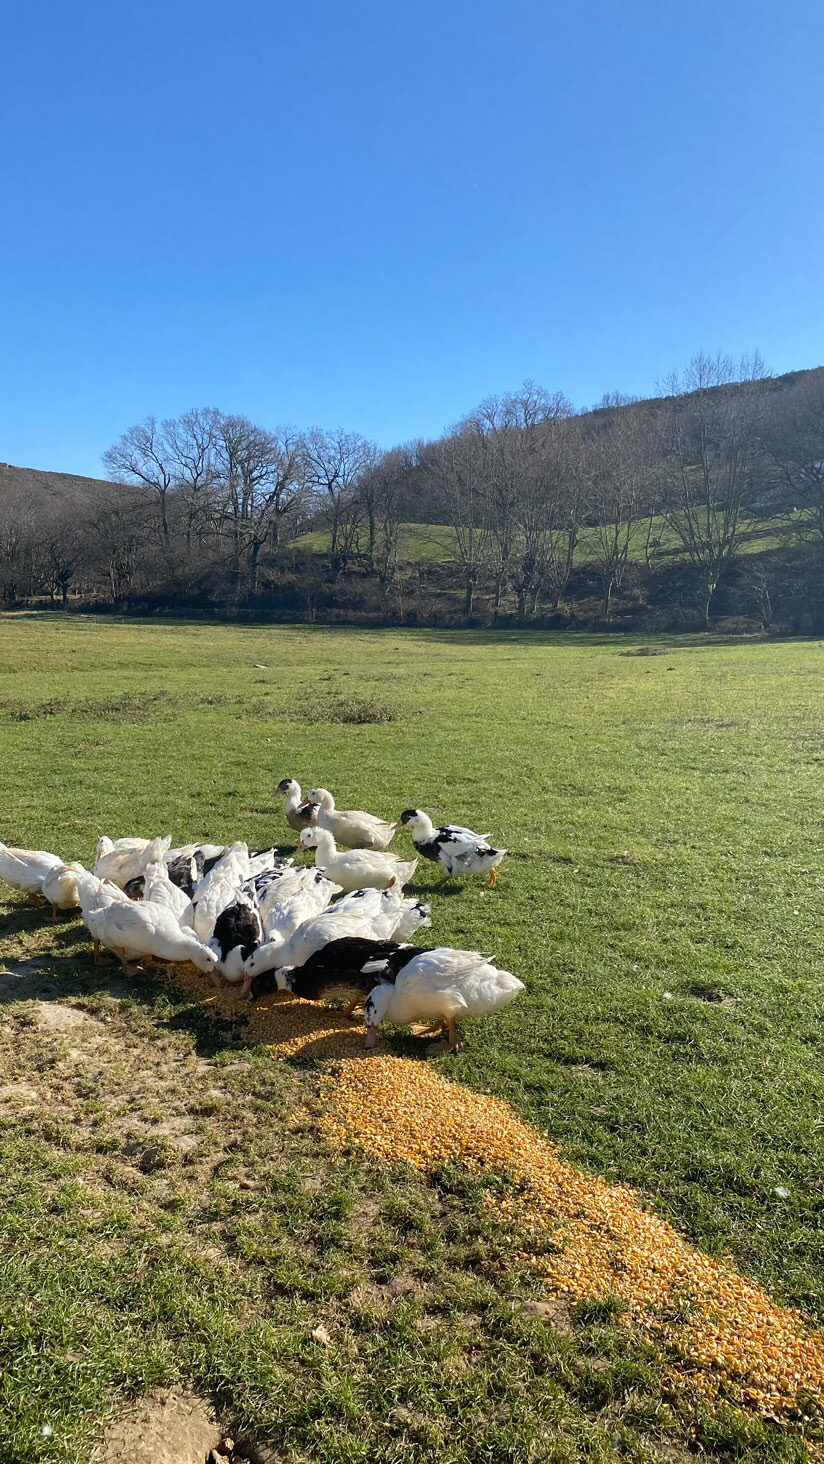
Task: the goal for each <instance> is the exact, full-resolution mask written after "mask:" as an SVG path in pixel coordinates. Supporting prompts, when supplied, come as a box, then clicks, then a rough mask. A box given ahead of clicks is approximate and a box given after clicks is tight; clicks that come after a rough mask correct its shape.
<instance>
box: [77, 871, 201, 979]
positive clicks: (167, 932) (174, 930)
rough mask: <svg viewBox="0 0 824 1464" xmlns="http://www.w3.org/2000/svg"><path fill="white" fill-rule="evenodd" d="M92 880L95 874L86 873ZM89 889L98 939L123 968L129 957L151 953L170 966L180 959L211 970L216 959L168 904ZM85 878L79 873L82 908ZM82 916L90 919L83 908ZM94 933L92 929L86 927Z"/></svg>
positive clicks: (141, 956)
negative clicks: (108, 895)
mask: <svg viewBox="0 0 824 1464" xmlns="http://www.w3.org/2000/svg"><path fill="white" fill-rule="evenodd" d="M89 878H90V879H94V876H93V875H92V876H89ZM97 883H98V889H97V890H94V889H93V888H92V889H91V891H90V894H91V900H90V903H89V909H90V912H93V919H94V923H95V927H96V929H97V932H98V935H97V938H98V939H99V940H100V941H101V943H102V944H103V945H105V946H108V948H109V950H112V951H114V952H115V955H117V956H118V957H119V959H120V962H121V965H122V966H123V967H124V969H125V970H130V969H131V968H130V967H129V965H128V961H129V959H132V960H145V959H146V958H147V957H149V956H153V957H154V959H155V960H157V961H166V962H168V963H169V964H170V965H171V964H174V963H175V962H180V961H191V962H192V964H193V965H195V966H197V968H198V970H199V971H212V970H213V969H214V967H215V965H216V964H217V958H216V956H215V954H214V952H213V951H210V950H209V947H208V946H207V945H204V944H203V942H202V941H200V940H198V939H197V937H196V935H195V934H194V932H193V931H191V930H181V928H180V926H179V924H178V922H177V917H176V916H175V914H174V911H172V910H170V909H169V907H168V905H164V904H161V903H160V902H159V901H155V900H139V901H135V900H129V899H128V898H126V899H124V900H121V899H118V898H117V897H115V898H113V899H107V896H106V894H105V892H104V890H103V889H101V888H100V882H99V881H98V882H97ZM85 884H86V881H85V880H84V879H83V876H78V892H79V893H80V894H81V909H83V886H84V885H85ZM84 919H86V923H87V924H89V921H88V919H87V917H86V913H85V910H84ZM89 928H90V930H91V931H92V935H93V936H94V934H95V931H94V929H92V927H91V925H90V926H89Z"/></svg>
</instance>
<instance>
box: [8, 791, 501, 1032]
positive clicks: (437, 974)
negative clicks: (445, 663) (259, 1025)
mask: <svg viewBox="0 0 824 1464" xmlns="http://www.w3.org/2000/svg"><path fill="white" fill-rule="evenodd" d="M276 796H280V797H283V798H285V800H286V819H287V822H288V824H289V826H290V827H291V828H292V829H294V830H295V832H297V833H299V835H300V840H299V846H298V848H299V850H300V851H301V852H302V851H304V850H307V849H314V851H315V864H314V867H303V868H296V867H295V865H294V861H293V859H292V858H284V857H282V856H280V855H278V854H276V853H275V850H274V849H267V850H265V851H263V852H260V853H250V851H249V848H248V846H247V845H246V844H245V843H242V842H238V843H234V844H231V845H230V846H228V847H226V846H224V845H221V844H185V845H182V846H180V847H179V848H176V849H173V848H171V847H170V845H171V838H155V839H145V838H121V839H114V840H112V839H109V838H106V837H104V838H101V839H100V840H99V841H98V844H97V851H96V858H95V862H94V867H93V869H91V870H90V869H87V868H86V867H85V866H84V865H83V864H80V863H77V862H71V863H64V862H63V861H62V860H61V859H60V858H59V857H58V855H56V854H50V853H48V852H46V851H45V850H42V849H39V850H32V849H16V848H11V847H9V846H7V845H6V844H3V843H0V878H2V879H3V880H5V882H6V883H7V884H9V885H11V886H12V888H14V889H16V890H18V891H20V892H21V893H22V894H24V895H26V896H27V897H28V898H29V899H30V900H31V901H32V902H33V903H35V904H40V903H41V902H45V903H47V904H50V905H51V907H52V918H53V919H56V918H57V914H58V912H59V911H69V910H74V909H76V908H78V907H79V909H80V912H81V915H82V917H83V920H84V922H85V924H86V927H87V929H88V931H89V934H90V936H91V938H92V947H93V952H94V959H95V960H98V959H99V956H100V949H101V947H105V948H106V949H107V950H110V951H112V952H113V953H114V954H115V955H116V956H117V957H118V959H119V960H120V962H121V964H122V965H123V967H124V969H125V970H127V971H129V972H133V971H134V970H135V967H134V966H133V965H130V964H129V963H130V962H134V961H139V962H143V963H146V962H156V963H160V964H163V965H170V966H171V965H174V964H176V963H181V962H191V963H192V964H193V965H194V966H196V967H197V969H198V970H200V971H202V972H204V973H208V974H209V975H211V977H212V979H213V981H214V982H215V983H216V984H217V985H220V984H221V982H222V981H223V980H225V981H228V982H232V983H239V984H240V987H241V990H242V992H243V994H244V995H245V996H247V997H249V998H252V997H258V996H262V995H263V994H265V993H266V992H269V991H275V990H277V991H289V992H291V993H292V994H293V995H295V996H299V997H302V998H304V999H306V1000H310V1001H320V1000H322V999H323V998H324V997H325V996H327V995H328V994H329V993H330V992H332V991H333V990H341V989H346V990H348V992H349V993H350V995H351V994H352V993H353V992H354V993H356V994H355V996H354V999H353V1000H351V1001H350V1004H349V1006H348V1007H347V1009H346V1010H347V1013H348V1014H349V1015H350V1016H352V1015H353V1014H354V1012H355V1010H356V1008H357V1007H358V1006H360V1005H362V1006H363V1009H364V1015H365V1020H366V1045H367V1047H368V1048H371V1047H373V1046H374V1045H375V1041H376V1038H377V1030H378V1027H379V1025H380V1024H381V1022H384V1021H387V1022H392V1023H394V1024H396V1025H408V1024H409V1023H411V1022H421V1021H425V1022H429V1023H430V1024H431V1027H430V1031H429V1032H428V1034H427V1035H430V1036H436V1037H442V1036H443V1034H444V1032H445V1033H446V1037H447V1041H448V1045H449V1047H450V1048H451V1050H453V1051H457V1049H458V1047H459V1039H458V1032H457V1026H456V1023H457V1021H458V1019H459V1018H460V1017H464V1016H482V1015H484V1014H485V1013H487V1012H491V1011H495V1010H496V1009H498V1008H499V1007H502V1006H505V1005H506V1004H507V1003H508V1002H510V1001H512V999H513V998H514V997H515V996H517V995H518V992H519V991H522V990H523V983H522V982H521V981H519V980H518V979H517V978H516V977H515V976H513V975H512V974H511V973H510V972H509V971H502V970H500V969H499V968H498V967H496V966H495V965H494V964H493V963H492V961H491V960H488V959H487V958H486V957H485V956H482V955H481V954H480V953H479V952H478V951H462V950H455V949H453V948H452V947H449V946H438V947H435V948H430V949H423V948H421V947H419V946H413V945H411V944H409V942H410V940H411V937H412V936H413V935H414V934H415V933H416V932H417V931H418V930H421V929H424V928H426V927H429V926H431V924H432V920H431V909H430V906H429V905H428V904H425V903H423V902H422V901H420V900H416V899H414V898H413V897H411V896H405V895H404V894H403V889H404V886H405V885H407V884H408V883H409V881H410V880H411V879H412V876H413V875H414V873H415V870H416V868H417V865H418V858H415V859H411V860H404V859H401V858H398V857H397V856H396V855H394V854H390V853H388V852H387V848H388V845H389V844H390V843H391V841H392V839H393V838H394V836H395V834H396V833H397V831H398V829H400V828H402V827H403V828H406V829H407V830H408V832H409V833H410V834H411V836H412V842H413V844H414V846H415V849H416V851H417V855H418V856H420V857H421V858H423V859H427V860H431V861H433V862H434V863H436V864H438V865H439V866H440V868H441V869H442V871H443V879H442V880H441V883H442V884H444V883H446V881H447V880H450V879H456V878H460V877H463V876H467V875H484V874H485V875H487V877H488V882H489V884H490V885H491V886H494V885H495V883H496V881H497V867H498V865H499V864H500V862H501V860H502V859H503V857H504V855H505V853H506V850H505V849H498V848H493V847H492V845H491V844H489V843H488V842H487V840H488V836H487V835H485V834H476V833H474V832H473V831H472V829H467V828H463V827H462V826H461V825H459V824H443V825H441V826H440V827H436V826H435V825H434V824H433V823H432V820H431V819H430V818H429V817H428V816H427V814H425V813H423V812H421V810H420V809H415V808H409V809H406V811H405V812H404V813H402V814H401V816H400V818H399V819H398V820H397V821H396V822H395V823H390V822H388V821H387V820H386V819H382V818H377V817H376V816H375V815H374V814H370V813H364V812H363V811H362V810H360V809H347V810H341V809H338V808H336V806H335V800H334V798H333V796H332V794H331V793H330V792H329V791H328V789H326V788H315V789H313V790H312V791H311V792H310V793H309V794H308V795H307V796H306V797H305V798H304V797H303V794H302V792H301V789H300V785H299V784H298V783H297V782H296V781H295V780H294V778H284V779H283V780H282V782H280V783H279V784H278V787H277V789H276ZM437 1050H440V1048H438V1049H437Z"/></svg>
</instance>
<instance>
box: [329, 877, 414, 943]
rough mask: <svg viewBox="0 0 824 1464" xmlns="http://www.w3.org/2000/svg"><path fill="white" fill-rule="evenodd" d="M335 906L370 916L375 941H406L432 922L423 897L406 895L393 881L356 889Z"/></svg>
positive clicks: (336, 909)
mask: <svg viewBox="0 0 824 1464" xmlns="http://www.w3.org/2000/svg"><path fill="white" fill-rule="evenodd" d="M332 908H333V909H334V910H335V911H338V912H340V911H350V912H354V913H355V914H357V915H362V916H364V915H365V916H367V917H368V918H369V919H370V920H372V922H373V925H374V928H375V936H374V938H375V939H376V940H395V941H399V942H403V941H407V940H410V939H411V938H412V936H413V935H414V934H415V931H416V930H422V929H424V927H425V926H428V925H431V924H432V919H431V907H430V906H429V905H427V904H425V903H424V902H423V900H415V899H413V898H412V897H411V896H409V897H407V898H404V896H403V895H401V893H400V891H399V890H398V889H397V887H396V885H395V883H394V881H390V883H389V885H388V886H387V888H386V889H385V890H377V889H374V888H373V889H366V890H355V891H353V893H352V894H349V895H342V896H341V898H340V899H339V900H336V901H335V903H334V905H333V907H332Z"/></svg>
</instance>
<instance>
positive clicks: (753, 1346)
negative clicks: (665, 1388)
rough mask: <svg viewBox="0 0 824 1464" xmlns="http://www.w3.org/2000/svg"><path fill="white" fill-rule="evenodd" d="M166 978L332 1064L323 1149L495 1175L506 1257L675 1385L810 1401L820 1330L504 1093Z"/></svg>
mask: <svg viewBox="0 0 824 1464" xmlns="http://www.w3.org/2000/svg"><path fill="white" fill-rule="evenodd" d="M176 980H177V983H178V984H179V985H183V986H184V988H185V989H186V990H187V991H189V992H190V993H191V995H193V996H195V997H197V998H198V999H199V1000H202V1001H204V1002H205V1003H206V1005H207V1006H209V1007H211V1008H212V1009H213V1010H214V1011H215V1012H216V1014H221V1015H226V1016H232V1017H235V1018H237V1017H238V1016H245V1017H246V1018H247V1019H248V1027H247V1032H246V1035H247V1036H248V1038H249V1039H250V1040H251V1041H253V1042H256V1043H261V1044H264V1045H266V1046H268V1047H269V1048H270V1050H271V1051H272V1053H273V1055H275V1056H277V1057H280V1058H296V1057H299V1058H308V1057H311V1058H318V1057H324V1058H333V1059H338V1060H339V1061H337V1062H336V1066H335V1071H334V1075H331V1074H330V1075H324V1076H323V1078H322V1079H321V1082H322V1087H323V1094H324V1099H325V1109H324V1114H323V1116H322V1118H321V1129H322V1132H323V1134H324V1136H325V1137H326V1139H327V1140H328V1141H329V1142H330V1143H331V1144H332V1145H333V1146H334V1147H336V1148H339V1149H345V1148H347V1147H350V1146H354V1147H357V1148H359V1149H361V1150H362V1151H364V1152H365V1153H367V1154H369V1155H371V1156H373V1157H374V1158H376V1159H379V1160H383V1161H386V1162H389V1163H397V1162H402V1161H405V1162H407V1163H409V1164H412V1165H414V1166H415V1167H416V1168H418V1169H420V1170H432V1169H435V1168H436V1167H437V1166H439V1165H441V1164H443V1163H445V1162H447V1161H458V1162H460V1163H463V1164H466V1165H468V1166H470V1167H479V1166H480V1167H485V1168H487V1169H489V1170H491V1171H495V1172H497V1173H501V1174H504V1175H507V1176H509V1177H511V1178H512V1180H513V1181H514V1182H515V1184H516V1185H517V1189H516V1190H514V1191H512V1192H510V1193H508V1194H505V1195H504V1196H500V1195H497V1196H496V1197H495V1198H493V1199H492V1200H490V1203H491V1204H494V1205H495V1206H496V1207H497V1209H498V1211H499V1213H500V1215H501V1218H502V1219H503V1220H504V1221H505V1222H506V1223H507V1224H508V1225H510V1226H511V1228H512V1231H513V1233H514V1234H515V1235H517V1236H519V1237H521V1241H520V1244H521V1248H520V1249H519V1250H518V1251H517V1252H516V1256H517V1258H518V1259H519V1260H520V1261H521V1262H524V1263H526V1264H528V1265H532V1266H534V1267H535V1268H538V1269H540V1271H541V1272H542V1274H543V1277H544V1279H545V1282H546V1284H547V1286H548V1287H550V1288H551V1289H552V1290H553V1291H555V1292H559V1293H561V1294H562V1295H564V1296H566V1297H568V1298H569V1299H570V1300H572V1301H583V1300H591V1299H604V1298H618V1299H619V1300H620V1301H621V1302H622V1303H623V1304H624V1306H625V1307H626V1311H625V1312H624V1320H625V1322H626V1324H627V1325H634V1326H636V1327H639V1328H641V1329H642V1330H644V1331H646V1332H647V1333H648V1334H650V1335H651V1336H652V1337H653V1338H655V1340H657V1341H658V1342H659V1343H662V1344H664V1346H665V1347H667V1349H668V1350H670V1351H671V1353H672V1355H673V1358H674V1359H675V1371H674V1374H673V1383H674V1384H675V1385H676V1386H678V1387H686V1388H688V1389H691V1390H692V1391H697V1392H699V1393H702V1394H704V1395H706V1396H708V1397H715V1396H718V1395H722V1396H723V1397H724V1398H725V1399H726V1400H727V1401H729V1402H732V1403H734V1404H737V1405H738V1406H740V1407H743V1408H749V1409H754V1410H756V1411H757V1412H759V1413H761V1414H764V1415H766V1416H770V1417H774V1418H776V1419H778V1420H782V1421H785V1422H789V1421H791V1420H794V1419H798V1418H799V1417H804V1416H808V1415H809V1414H810V1411H811V1410H812V1411H817V1410H818V1408H820V1407H821V1405H822V1403H824V1338H822V1336H821V1335H820V1334H819V1333H817V1332H813V1331H810V1330H809V1329H808V1328H807V1327H806V1326H805V1323H804V1321H803V1318H802V1317H801V1316H800V1315H799V1314H797V1313H795V1312H792V1311H790V1310H787V1309H785V1308H782V1307H780V1306H778V1305H777V1304H776V1303H775V1302H774V1301H773V1300H772V1299H771V1298H770V1296H769V1295H768V1294H767V1292H766V1291H765V1290H764V1289H763V1288H762V1287H761V1286H758V1285H757V1284H756V1283H755V1282H753V1281H749V1280H747V1279H746V1278H745V1277H743V1276H741V1275H739V1274H738V1273H737V1272H736V1271H734V1270H732V1269H731V1268H729V1267H727V1266H724V1265H722V1264H721V1263H719V1262H717V1261H714V1260H712V1259H711V1258H710V1257H709V1256H706V1255H704V1254H702V1253H701V1252H700V1251H697V1250H696V1249H695V1248H694V1247H693V1246H691V1245H689V1244H688V1243H687V1242H686V1241H685V1240H683V1239H682V1238H681V1237H680V1236H679V1235H678V1234H677V1233H676V1231H675V1230H673V1228H672V1227H671V1226H670V1225H668V1224H667V1223H666V1221H664V1220H661V1219H659V1218H658V1217H657V1216H655V1215H653V1214H651V1213H650V1212H649V1211H647V1210H645V1209H644V1208H643V1206H642V1204H641V1203H640V1201H639V1198H638V1197H637V1196H636V1195H635V1194H633V1192H632V1191H631V1190H629V1189H626V1188H624V1187H623V1186H620V1185H615V1184H609V1183H607V1182H606V1181H604V1180H601V1179H598V1178H596V1177H595V1176H592V1175H588V1174H585V1173H583V1172H582V1171H581V1170H579V1169H577V1168H575V1167H574V1166H573V1165H572V1164H569V1163H567V1162H565V1161H564V1160H563V1159H561V1158H560V1157H559V1155H558V1153H557V1152H556V1150H555V1149H554V1147H553V1146H552V1144H550V1143H549V1142H548V1141H547V1140H545V1139H543V1138H541V1136H540V1135H539V1134H538V1133H537V1132H536V1131H535V1130H534V1129H532V1128H530V1127H529V1126H528V1125H527V1124H525V1123H524V1122H523V1121H522V1120H521V1119H519V1118H518V1117H517V1116H516V1114H515V1113H514V1111H513V1110H512V1109H511V1108H510V1107H509V1105H508V1104H506V1103H504V1102H502V1101H501V1100H500V1099H497V1098H492V1097H488V1096H484V1095H482V1094H478V1093H474V1092H472V1091H470V1090H468V1089H465V1088H462V1087H459V1086H458V1085H457V1084H455V1083H451V1082H449V1081H447V1080H446V1079H444V1078H442V1077H440V1076H439V1075H438V1074H437V1072H435V1071H434V1069H433V1068H432V1066H431V1065H427V1064H424V1063H419V1062H414V1061H409V1060H407V1059H403V1058H398V1057H393V1056H391V1055H389V1053H388V1050H387V1046H386V1044H385V1043H384V1044H383V1050H382V1051H381V1050H380V1049H378V1052H377V1053H376V1054H375V1055H373V1056H372V1057H370V1058H369V1059H368V1060H364V1059H365V1053H364V1048H363V1029H362V1027H359V1026H357V1025H356V1024H354V1023H352V1022H351V1021H350V1020H349V1019H348V1018H346V1017H344V1016H343V1015H342V1014H341V1013H340V1012H336V1011H334V1010H332V1009H330V1008H328V1007H324V1006H319V1005H318V1004H316V1003H313V1002H305V1001H300V1000H299V999H297V998H294V997H290V996H288V995H286V994H280V995H278V996H268V997H265V998H263V999H262V1000H261V1001H258V1002H253V1003H252V1004H251V1009H250V1006H249V1005H248V1004H247V1003H245V1002H243V1001H241V1000H239V998H238V996H237V994H236V993H235V992H233V991H231V990H222V991H216V990H215V989H214V988H213V987H212V986H211V984H210V983H209V981H208V980H207V979H206V978H204V977H203V976H202V975H201V974H200V973H199V972H196V971H195V970H194V968H179V969H178V974H177V976H176ZM341 1059H342V1060H341ZM548 1230H551V1231H553V1232H554V1233H553V1242H554V1246H553V1253H552V1255H551V1256H550V1257H549V1258H547V1256H546V1255H545V1254H544V1255H541V1257H540V1258H539V1257H538V1256H535V1255H533V1254H532V1252H531V1251H530V1249H529V1236H530V1233H531V1234H533V1235H535V1234H536V1232H537V1233H539V1234H540V1233H542V1232H543V1233H544V1234H545V1233H546V1232H547V1231H548ZM811 1457H816V1458H817V1457H819V1453H818V1451H817V1450H816V1449H815V1446H812V1448H811Z"/></svg>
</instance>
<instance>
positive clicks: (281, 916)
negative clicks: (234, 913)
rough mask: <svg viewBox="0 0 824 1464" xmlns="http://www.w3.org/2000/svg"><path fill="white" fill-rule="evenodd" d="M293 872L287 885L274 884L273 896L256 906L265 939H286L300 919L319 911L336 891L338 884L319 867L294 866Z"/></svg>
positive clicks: (338, 888) (299, 922) (300, 921)
mask: <svg viewBox="0 0 824 1464" xmlns="http://www.w3.org/2000/svg"><path fill="white" fill-rule="evenodd" d="M293 874H294V876H295V877H294V879H293V880H290V881H289V883H288V884H287V885H285V886H283V885H280V887H276V891H277V897H276V898H274V899H272V900H266V901H265V902H264V903H263V904H261V906H260V918H261V920H262V922H263V930H264V936H265V939H266V940H287V939H288V938H289V936H290V935H291V934H292V931H293V930H297V928H298V926H299V925H300V924H302V922H303V921H304V920H309V919H311V917H312V916H313V915H320V914H321V912H322V911H323V910H325V909H326V908H327V906H328V905H329V902H330V900H331V899H332V897H333V895H337V894H339V893H340V885H336V884H334V883H333V881H332V880H331V879H327V878H326V876H325V875H324V874H322V873H321V871H320V870H319V869H296V870H294V871H293ZM267 894H268V891H267Z"/></svg>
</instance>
